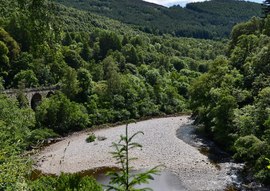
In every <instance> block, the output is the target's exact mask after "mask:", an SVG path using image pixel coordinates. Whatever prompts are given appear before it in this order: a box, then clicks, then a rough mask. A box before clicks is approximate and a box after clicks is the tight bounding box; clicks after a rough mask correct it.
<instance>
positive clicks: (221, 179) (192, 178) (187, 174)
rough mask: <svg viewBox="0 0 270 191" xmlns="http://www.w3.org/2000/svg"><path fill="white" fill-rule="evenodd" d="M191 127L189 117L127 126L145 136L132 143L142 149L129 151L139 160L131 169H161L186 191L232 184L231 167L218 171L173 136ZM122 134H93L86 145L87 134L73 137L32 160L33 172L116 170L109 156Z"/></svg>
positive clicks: (119, 131)
mask: <svg viewBox="0 0 270 191" xmlns="http://www.w3.org/2000/svg"><path fill="white" fill-rule="evenodd" d="M191 123H192V121H191V120H190V119H189V116H180V117H168V118H160V119H150V120H147V121H142V122H138V123H134V124H130V125H129V134H130V135H131V134H133V133H135V132H137V131H143V132H144V135H139V136H137V137H136V139H135V140H134V141H136V142H138V143H140V144H141V145H142V146H143V148H142V150H139V149H137V150H132V151H131V157H137V158H138V160H135V161H133V162H132V165H133V166H134V167H135V169H138V170H139V169H147V168H152V167H154V166H157V165H164V167H163V168H165V169H166V170H168V171H170V172H172V173H174V174H176V175H177V176H178V177H179V181H180V182H181V183H182V185H183V186H184V187H185V188H186V190H192V191H196V190H198V191H199V190H224V189H225V188H226V186H227V185H229V184H231V182H232V177H231V176H230V171H231V169H232V168H233V166H232V164H231V163H229V162H224V163H221V164H219V166H218V168H217V166H216V165H215V164H212V163H211V162H210V161H209V159H208V157H207V156H205V155H203V154H202V153H201V152H199V150H198V149H197V148H196V147H193V146H191V145H189V144H187V143H185V142H184V141H182V140H180V139H179V138H178V137H177V136H176V132H177V130H179V129H180V128H184V127H186V126H187V125H190V124H191ZM124 132H125V126H124V125H123V126H117V127H113V128H107V129H99V130H95V131H94V134H95V135H96V136H97V137H99V139H97V140H96V141H94V142H92V143H87V142H86V138H87V137H88V134H89V132H88V133H87V132H82V133H76V134H73V135H71V136H69V137H66V138H65V139H64V140H63V141H60V142H58V143H55V144H53V145H51V146H49V147H46V148H45V149H44V150H42V151H41V152H40V153H39V154H38V155H37V156H35V158H36V160H37V163H36V168H37V169H38V170H41V171H42V172H44V173H49V174H60V173H61V172H70V173H73V172H80V171H84V170H88V169H94V168H99V167H114V166H117V165H116V164H115V161H114V160H113V159H112V156H111V154H110V152H111V151H113V148H112V147H110V146H111V143H112V142H117V141H118V140H119V136H120V135H121V134H124ZM178 132H179V131H178Z"/></svg>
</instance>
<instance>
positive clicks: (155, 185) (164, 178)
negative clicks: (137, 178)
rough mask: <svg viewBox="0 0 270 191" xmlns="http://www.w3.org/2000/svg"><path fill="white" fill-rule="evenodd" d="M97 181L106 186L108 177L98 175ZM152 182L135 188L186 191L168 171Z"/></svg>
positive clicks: (157, 190) (155, 190)
mask: <svg viewBox="0 0 270 191" xmlns="http://www.w3.org/2000/svg"><path fill="white" fill-rule="evenodd" d="M140 172H142V171H134V172H133V173H140ZM95 178H96V179H97V181H98V182H99V183H101V184H102V185H108V184H109V182H110V177H108V176H106V175H105V174H99V175H97V176H95ZM153 178H154V179H153V180H150V181H149V184H144V185H140V186H138V187H136V188H146V187H147V188H151V189H153V190H154V191H186V189H185V188H184V186H183V185H182V184H181V182H180V180H179V178H178V177H177V176H176V175H174V174H173V173H171V172H169V171H162V172H160V173H159V175H154V176H153ZM104 188H106V187H104Z"/></svg>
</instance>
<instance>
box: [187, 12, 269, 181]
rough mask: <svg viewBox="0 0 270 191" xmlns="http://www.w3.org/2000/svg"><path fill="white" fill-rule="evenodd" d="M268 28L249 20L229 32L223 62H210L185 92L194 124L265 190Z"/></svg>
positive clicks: (261, 21) (264, 23)
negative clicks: (188, 95)
mask: <svg viewBox="0 0 270 191" xmlns="http://www.w3.org/2000/svg"><path fill="white" fill-rule="evenodd" d="M269 22H270V17H267V18H265V19H258V18H253V19H252V20H250V21H248V22H246V23H241V24H238V25H236V26H235V27H234V29H233V31H232V35H231V36H232V39H231V41H230V43H229V48H228V55H229V56H228V57H220V58H218V59H216V60H215V61H214V62H213V63H212V64H211V65H210V67H209V71H208V72H207V73H205V74H203V75H201V76H200V77H199V78H198V80H197V81H196V82H195V83H194V84H193V85H192V86H191V88H190V96H191V108H192V109H193V112H194V115H195V118H196V121H197V122H198V123H202V124H204V126H205V131H206V132H207V133H208V134H209V135H210V136H211V137H212V138H213V139H214V140H215V141H216V142H218V143H219V144H220V145H222V146H223V147H224V148H226V149H227V150H229V151H231V152H233V153H234V157H235V159H238V160H240V161H242V162H246V164H247V166H248V167H249V168H250V169H251V172H252V173H254V174H255V177H256V178H257V179H259V180H260V181H262V182H265V183H267V184H269V183H270V182H269V180H270V172H269V170H268V169H267V168H266V166H267V160H265V158H266V157H268V158H269V156H270V153H269V151H270V139H269V132H270V126H269V120H270V118H269V116H270V114H269V108H270V102H269V97H270V86H269V74H270V73H269V71H270V68H269V63H270V60H269V55H270V52H269V43H270V41H269V40H270V38H269V35H270V33H269Z"/></svg>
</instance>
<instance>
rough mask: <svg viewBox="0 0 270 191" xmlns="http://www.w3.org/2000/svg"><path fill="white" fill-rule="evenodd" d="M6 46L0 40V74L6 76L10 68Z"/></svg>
mask: <svg viewBox="0 0 270 191" xmlns="http://www.w3.org/2000/svg"><path fill="white" fill-rule="evenodd" d="M8 52H9V51H8V48H7V46H6V44H5V43H4V42H2V41H0V74H1V76H3V77H7V76H8V73H9V69H10V62H9V58H8Z"/></svg>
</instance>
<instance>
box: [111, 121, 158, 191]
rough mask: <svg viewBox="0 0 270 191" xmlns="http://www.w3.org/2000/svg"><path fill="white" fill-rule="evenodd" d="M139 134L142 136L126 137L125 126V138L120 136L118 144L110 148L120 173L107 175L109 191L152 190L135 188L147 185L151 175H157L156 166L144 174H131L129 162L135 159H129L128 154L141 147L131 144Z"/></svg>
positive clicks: (131, 168) (132, 168) (137, 144)
mask: <svg viewBox="0 0 270 191" xmlns="http://www.w3.org/2000/svg"><path fill="white" fill-rule="evenodd" d="M139 134H142V135H143V134H144V133H143V132H142V131H139V132H137V133H135V134H133V135H132V136H131V137H129V136H128V125H126V132H125V136H123V135H121V136H120V140H119V142H118V143H115V142H113V143H112V147H114V148H115V151H114V152H112V153H111V154H112V155H113V158H115V159H116V160H117V164H120V165H121V170H120V172H109V173H107V175H109V176H111V180H110V185H108V186H107V187H108V189H107V191H109V190H115V191H146V190H152V189H151V188H141V189H139V188H136V186H138V185H141V184H148V183H149V180H153V179H154V178H153V175H156V174H158V172H159V170H158V167H159V166H156V167H154V168H152V169H150V170H148V171H146V172H142V173H137V174H135V173H131V171H132V170H134V167H133V166H130V162H131V161H133V160H136V159H137V158H130V156H129V152H130V150H131V149H135V148H142V145H140V144H139V143H136V142H132V140H133V138H134V137H135V136H137V135H139Z"/></svg>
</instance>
